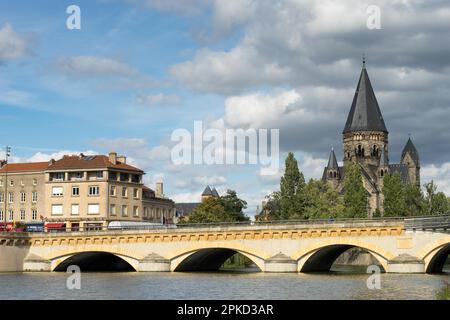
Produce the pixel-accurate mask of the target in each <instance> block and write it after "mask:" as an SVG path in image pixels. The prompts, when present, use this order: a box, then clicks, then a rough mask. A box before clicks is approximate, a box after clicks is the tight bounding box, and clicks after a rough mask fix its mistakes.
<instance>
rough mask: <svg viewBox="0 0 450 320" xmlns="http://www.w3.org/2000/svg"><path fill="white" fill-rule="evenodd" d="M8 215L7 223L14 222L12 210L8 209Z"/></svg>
mask: <svg viewBox="0 0 450 320" xmlns="http://www.w3.org/2000/svg"><path fill="white" fill-rule="evenodd" d="M8 213H9V221H13V220H14V211H13V210H12V209H9V210H8Z"/></svg>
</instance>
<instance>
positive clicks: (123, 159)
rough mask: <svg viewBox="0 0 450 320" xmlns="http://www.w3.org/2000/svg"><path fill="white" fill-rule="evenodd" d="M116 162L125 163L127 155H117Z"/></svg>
mask: <svg viewBox="0 0 450 320" xmlns="http://www.w3.org/2000/svg"><path fill="white" fill-rule="evenodd" d="M117 162H120V163H123V164H126V163H127V157H125V156H118V157H117Z"/></svg>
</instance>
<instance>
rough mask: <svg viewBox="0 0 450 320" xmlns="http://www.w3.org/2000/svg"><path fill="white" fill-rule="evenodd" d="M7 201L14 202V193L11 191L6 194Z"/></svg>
mask: <svg viewBox="0 0 450 320" xmlns="http://www.w3.org/2000/svg"><path fill="white" fill-rule="evenodd" d="M8 202H9V203H14V193H13V192H10V193H9V194H8Z"/></svg>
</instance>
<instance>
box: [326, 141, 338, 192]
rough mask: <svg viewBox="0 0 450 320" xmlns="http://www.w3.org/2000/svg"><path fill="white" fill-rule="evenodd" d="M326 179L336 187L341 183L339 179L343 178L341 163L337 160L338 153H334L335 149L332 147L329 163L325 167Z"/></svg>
mask: <svg viewBox="0 0 450 320" xmlns="http://www.w3.org/2000/svg"><path fill="white" fill-rule="evenodd" d="M325 175H326V177H325V180H326V181H327V182H328V183H330V184H331V185H332V186H333V187H334V188H336V187H337V186H338V184H339V180H340V179H341V176H340V171H339V165H338V162H337V160H336V154H335V153H334V149H333V148H331V152H330V157H329V159H328V165H327V167H326V168H325Z"/></svg>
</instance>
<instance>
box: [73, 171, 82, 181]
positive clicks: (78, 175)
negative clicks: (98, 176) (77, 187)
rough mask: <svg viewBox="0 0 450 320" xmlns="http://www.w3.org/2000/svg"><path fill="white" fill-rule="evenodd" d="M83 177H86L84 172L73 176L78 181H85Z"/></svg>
mask: <svg viewBox="0 0 450 320" xmlns="http://www.w3.org/2000/svg"><path fill="white" fill-rule="evenodd" d="M83 176H84V174H83V172H75V173H74V174H73V177H74V178H75V179H77V180H80V179H83Z"/></svg>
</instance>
